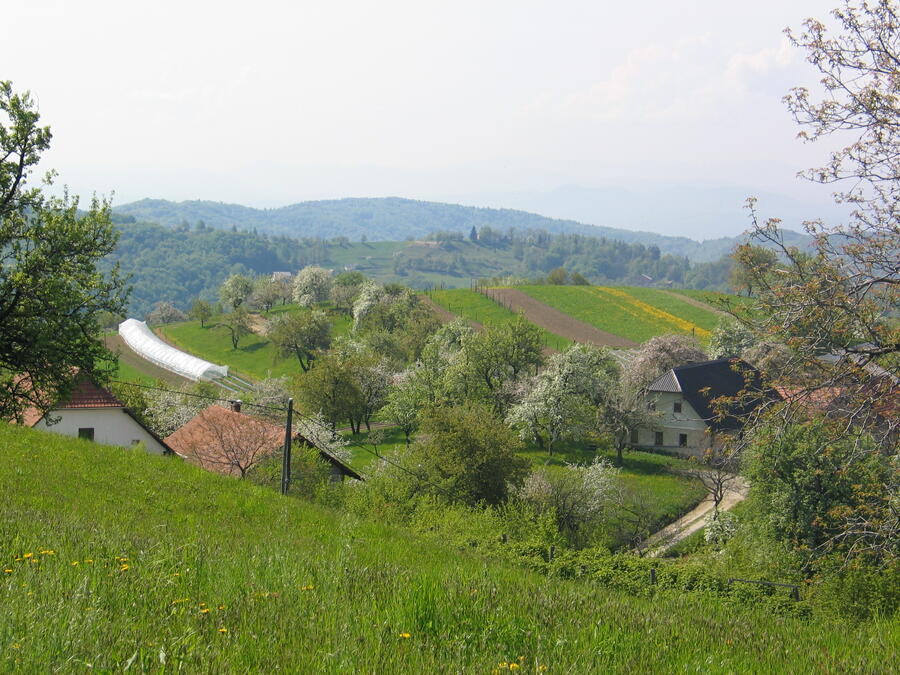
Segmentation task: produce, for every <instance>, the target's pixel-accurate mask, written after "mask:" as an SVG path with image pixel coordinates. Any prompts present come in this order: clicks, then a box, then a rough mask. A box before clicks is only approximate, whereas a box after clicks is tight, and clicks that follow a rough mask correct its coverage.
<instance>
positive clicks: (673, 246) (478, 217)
mask: <svg viewBox="0 0 900 675" xmlns="http://www.w3.org/2000/svg"><path fill="white" fill-rule="evenodd" d="M114 212H115V213H116V214H117V216H118V218H119V219H120V220H131V219H132V218H133V219H134V220H135V221H141V222H153V223H158V224H161V225H169V226H178V225H190V226H195V225H197V223H200V222H202V223H204V225H205V226H207V227H213V228H216V229H230V228H232V227H236V228H237V229H239V230H249V231H253V230H256V231H257V232H259V233H260V234H264V233H265V234H278V235H287V236H290V237H293V238H319V239H333V238H335V237H346V238H347V239H349V240H351V241H360V240H362V238H363V237H365V238H366V239H368V240H369V241H403V240H407V239H422V238H424V237H426V236H427V235H429V234H430V233H433V232H436V231H446V232H454V233H459V234H463V235H468V234H469V232H470V230H471V229H472V227H473V226H474V227H475V228H477V229H481V228H482V227H489V228H492V229H495V230H507V229H508V228H515V229H519V230H524V229H540V230H545V231H547V232H551V233H556V234H559V233H573V234H583V235H587V236H592V237H606V238H609V239H615V240H618V241H624V242H629V243H640V244H643V245H645V246H656V247H658V248H659V249H660V251H661V252H662V253H670V254H672V255H678V256H685V257H687V258H689V259H690V260H694V261H711V260H716V259H718V258H721V257H722V256H723V255H727V254H728V253H729V252H730V251H731V250H732V249H733V248H734V246H735V244H737V243H738V242H739V241H740V237H723V238H721V239H714V240H708V241H705V242H702V243H701V242H698V241H694V240H693V239H688V238H687V237H672V236H665V235H661V234H655V233H653V232H638V231H632V230H624V229H619V228H614V227H600V226H596V225H588V224H585V223H580V222H577V221H574V220H560V219H556V218H547V217H545V216H541V215H538V214H535V213H529V212H527V211H516V210H513V209H491V208H479V207H474V206H461V205H459V204H444V203H440V202H425V201H416V200H412V199H401V198H398V197H385V198H361V199H356V198H354V199H338V200H327V201H311V202H301V203H299V204H293V205H291V206H284V207H281V208H277V209H254V208H251V207H248V206H241V205H239V204H224V203H221V202H210V201H185V202H171V201H167V200H164V199H142V200H140V201H136V202H131V203H129V204H123V205H121V206H117V207H116V208H115V209H114ZM788 236H789V238H790V240H791V242H792V243H797V244H801V243H802V242H803V241H804V240H805V239H806V237H805V235H801V234H798V233H793V232H791V233H789V235H788Z"/></svg>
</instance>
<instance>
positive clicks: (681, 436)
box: [678, 434, 687, 448]
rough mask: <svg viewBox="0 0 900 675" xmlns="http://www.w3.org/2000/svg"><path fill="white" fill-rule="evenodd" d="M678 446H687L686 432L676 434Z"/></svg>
mask: <svg viewBox="0 0 900 675" xmlns="http://www.w3.org/2000/svg"><path fill="white" fill-rule="evenodd" d="M678 447H679V448H686V447H687V434H678Z"/></svg>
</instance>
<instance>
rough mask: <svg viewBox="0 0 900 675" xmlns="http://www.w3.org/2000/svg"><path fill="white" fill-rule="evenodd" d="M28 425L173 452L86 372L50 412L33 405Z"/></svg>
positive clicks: (156, 451) (26, 416) (157, 451)
mask: <svg viewBox="0 0 900 675" xmlns="http://www.w3.org/2000/svg"><path fill="white" fill-rule="evenodd" d="M22 423H23V424H24V425H25V426H28V427H32V428H34V429H42V430H44V431H52V432H53V433H57V434H62V435H64V436H77V437H78V438H84V439H87V440H89V441H96V442H97V443H105V444H107V445H119V446H122V447H125V448H129V447H132V446H137V445H140V446H142V447H143V448H144V449H145V450H147V452H151V453H154V454H158V455H163V454H170V453H172V450H171V448H169V446H168V445H166V443H165V441H163V440H162V439H161V438H160V437H159V436H157V435H156V434H155V433H153V431H151V430H150V429H149V428H147V427H146V426H145V425H144V423H143V422H141V421H140V420H139V419H138V418H137V417H135V415H134V414H133V413H132V412H131V411H130V410H129V409H128V408H127V407H126V406H125V404H124V403H122V402H121V401H120V400H119V399H117V398H116V397H115V396H114V395H113V394H112V393H111V392H110V391H109V390H108V389H105V388H104V387H101V386H100V385H98V384H97V383H96V382H94V381H93V380H92V379H91V378H90V377H88V376H87V375H83V374H78V375H76V376H75V380H74V382H73V384H72V389H71V391H70V392H69V393H68V394H67V395H66V396H65V397H63V398H62V399H60V400H59V401H57V402H56V403H54V404H53V405H52V406H51V408H50V410H49V411H48V412H46V413H44V412H42V411H40V410H38V409H37V408H29V409H27V410H26V411H25V412H24V413H23V415H22Z"/></svg>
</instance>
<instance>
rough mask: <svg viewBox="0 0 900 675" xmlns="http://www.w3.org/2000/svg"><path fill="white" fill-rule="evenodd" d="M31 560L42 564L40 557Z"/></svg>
mask: <svg viewBox="0 0 900 675" xmlns="http://www.w3.org/2000/svg"><path fill="white" fill-rule="evenodd" d="M30 562H33V563H35V564H36V565H40V564H41V559H40V558H32V559H31V561H30Z"/></svg>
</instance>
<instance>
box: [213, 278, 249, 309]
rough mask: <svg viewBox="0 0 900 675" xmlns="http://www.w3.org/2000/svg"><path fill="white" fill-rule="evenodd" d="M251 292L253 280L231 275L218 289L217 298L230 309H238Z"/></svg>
mask: <svg viewBox="0 0 900 675" xmlns="http://www.w3.org/2000/svg"><path fill="white" fill-rule="evenodd" d="M252 292H253V280H252V279H251V278H250V277H248V276H245V275H243V274H232V275H231V276H230V277H228V278H227V279H226V280H225V283H223V284H222V287H221V288H220V289H219V297H220V298H221V299H222V302H224V303H225V304H227V305H231V307H232V309H235V310H236V309H237V308H238V307H240V306H241V305H242V304H243V303H244V301H245V300H247V298H249V297H250V294H251V293H252Z"/></svg>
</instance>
